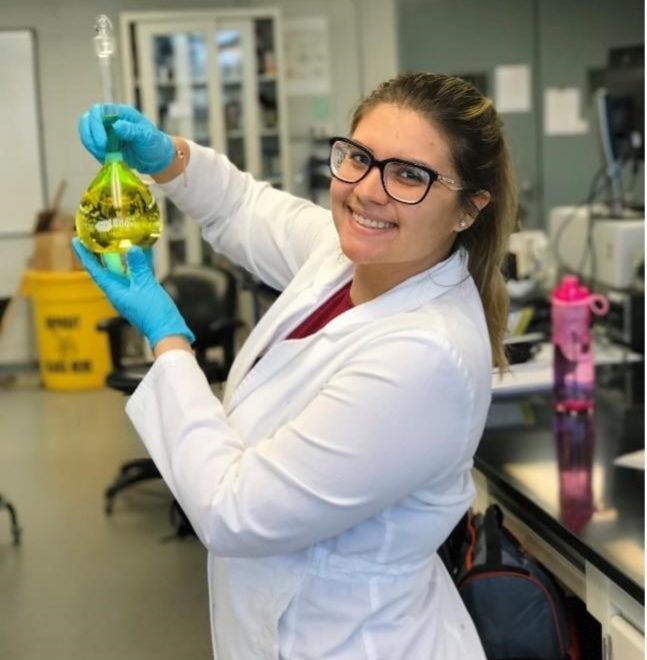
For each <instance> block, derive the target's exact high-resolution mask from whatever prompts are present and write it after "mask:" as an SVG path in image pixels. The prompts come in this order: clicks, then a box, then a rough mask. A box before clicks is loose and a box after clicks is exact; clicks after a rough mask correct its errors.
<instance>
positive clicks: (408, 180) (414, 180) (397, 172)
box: [330, 140, 430, 204]
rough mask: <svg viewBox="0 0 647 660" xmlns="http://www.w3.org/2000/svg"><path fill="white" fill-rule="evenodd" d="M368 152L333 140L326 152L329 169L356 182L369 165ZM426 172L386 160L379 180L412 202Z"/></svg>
mask: <svg viewBox="0 0 647 660" xmlns="http://www.w3.org/2000/svg"><path fill="white" fill-rule="evenodd" d="M373 163H374V159H373V157H372V156H371V154H370V153H369V152H368V151H366V150H365V149H362V148H360V147H357V146H355V145H353V144H349V143H348V142H342V141H341V140H338V141H337V142H335V143H333V145H332V150H331V153H330V167H331V169H332V173H333V174H334V175H335V176H336V177H337V178H338V179H341V180H342V181H345V182H346V183H356V182H357V181H359V180H360V179H361V178H362V177H363V176H365V174H366V172H367V171H368V170H369V169H370V168H371V167H372V166H373ZM429 179H430V175H429V172H427V171H425V170H423V169H421V168H420V167H416V166H415V165H412V164H410V163H406V162H404V161H398V160H393V161H389V162H388V163H387V164H386V165H385V166H384V170H383V176H382V181H383V183H384V188H385V190H386V192H387V194H388V195H390V196H391V197H393V198H394V199H396V200H399V201H401V202H408V203H409V204H416V203H417V202H419V201H420V200H421V199H422V198H423V197H424V196H425V194H426V192H427V190H428V189H429Z"/></svg>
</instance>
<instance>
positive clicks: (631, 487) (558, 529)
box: [475, 363, 645, 603]
mask: <svg viewBox="0 0 647 660" xmlns="http://www.w3.org/2000/svg"><path fill="white" fill-rule="evenodd" d="M597 383H598V386H597V392H596V405H595V410H594V411H593V413H592V414H587V413H578V414H567V413H562V414H558V413H556V412H554V410H553V406H552V395H551V393H550V392H543V393H535V394H529V395H528V394H527V395H523V396H520V397H507V398H505V399H495V400H494V401H493V403H492V408H491V411H490V416H489V419H488V424H487V426H486V430H485V433H484V435H483V439H482V441H481V444H480V446H479V450H478V452H477V455H476V459H475V464H476V467H477V469H478V470H480V471H481V472H482V473H483V474H484V475H485V476H486V477H487V478H488V480H489V482H490V483H491V485H492V486H493V487H494V488H495V489H496V491H497V493H498V494H499V495H503V496H504V498H505V503H506V505H507V506H509V508H510V509H511V510H512V511H514V513H515V515H517V516H518V517H519V518H520V519H521V520H523V521H524V522H525V523H527V524H528V525H529V526H530V527H532V528H533V529H534V530H535V531H536V532H538V533H539V534H540V535H541V536H542V537H543V538H545V539H546V540H547V541H548V542H549V543H551V544H552V545H554V546H555V547H556V549H557V550H558V551H560V552H561V553H562V554H563V555H565V556H566V557H567V558H568V559H569V560H570V561H571V562H573V563H574V564H575V565H577V566H578V567H579V568H581V569H583V568H584V560H587V561H589V562H591V563H592V564H593V565H594V566H596V567H597V568H598V569H599V570H601V571H602V572H603V573H605V574H606V575H608V576H609V577H610V578H611V579H612V580H613V581H614V582H616V583H617V584H618V585H619V586H620V587H621V588H622V589H624V590H625V591H626V592H627V593H629V594H630V595H631V596H632V597H633V598H635V599H636V600H638V601H639V602H641V603H644V597H645V573H644V555H645V545H644V501H645V498H644V493H645V490H644V488H645V479H644V471H643V470H637V469H632V468H627V467H619V466H617V465H614V463H613V461H614V459H616V458H617V457H618V456H621V455H624V454H627V453H629V452H633V451H637V450H642V449H644V444H645V443H644V430H645V427H644V420H645V411H644V364H642V363H639V364H637V365H632V366H627V365H625V366H622V367H613V366H605V367H598V369H597Z"/></svg>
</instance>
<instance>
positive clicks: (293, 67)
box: [283, 16, 331, 96]
mask: <svg viewBox="0 0 647 660" xmlns="http://www.w3.org/2000/svg"><path fill="white" fill-rule="evenodd" d="M283 34H284V39H283V41H284V44H285V45H284V48H285V91H286V93H288V94H292V95H295V96H297V95H302V96H312V95H320V94H329V93H330V89H331V84H330V47H329V44H328V22H327V19H326V17H325V16H305V17H303V18H289V19H288V18H286V19H285V20H284V21H283Z"/></svg>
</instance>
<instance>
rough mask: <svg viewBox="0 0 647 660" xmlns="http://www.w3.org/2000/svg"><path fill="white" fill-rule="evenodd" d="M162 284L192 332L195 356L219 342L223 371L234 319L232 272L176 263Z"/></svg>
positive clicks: (228, 363) (230, 357)
mask: <svg viewBox="0 0 647 660" xmlns="http://www.w3.org/2000/svg"><path fill="white" fill-rule="evenodd" d="M162 285H163V286H164V288H165V289H166V290H167V291H168V293H169V295H170V296H171V298H173V300H174V301H175V304H176V305H177V306H178V309H179V310H180V313H181V314H182V316H183V317H184V319H185V321H186V322H187V325H188V326H189V327H190V328H191V330H192V331H193V333H194V334H195V343H194V349H195V351H196V355H197V357H198V360H199V361H200V360H202V359H203V358H204V356H205V353H206V351H207V350H208V349H209V348H212V347H214V346H221V347H222V348H223V349H224V352H225V365H223V366H224V368H225V371H228V370H229V367H230V366H231V362H232V361H233V350H234V338H235V330H236V327H237V326H239V325H241V323H240V321H238V319H237V308H238V285H237V281H236V278H235V276H234V275H233V274H232V273H231V272H230V271H229V270H227V269H226V268H223V267H221V266H215V265H212V266H178V267H176V268H175V269H174V270H173V271H172V272H171V273H170V274H169V275H167V276H166V277H165V278H164V280H163V282H162Z"/></svg>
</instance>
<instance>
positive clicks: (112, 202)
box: [76, 15, 162, 274]
mask: <svg viewBox="0 0 647 660" xmlns="http://www.w3.org/2000/svg"><path fill="white" fill-rule="evenodd" d="M94 29H95V32H96V35H95V37H94V48H95V52H96V55H97V57H98V60H99V70H100V74H101V90H102V103H103V125H104V128H105V130H106V134H107V144H106V156H105V161H104V165H103V166H102V167H101V169H100V170H99V173H98V174H97V175H96V177H95V178H94V179H93V181H92V183H90V186H89V187H88V189H87V190H86V191H85V193H84V195H83V197H82V198H81V202H80V204H79V208H78V210H77V213H76V230H77V233H78V236H79V238H80V239H81V242H82V243H83V244H84V245H85V246H86V247H87V248H88V249H89V250H91V251H92V252H94V253H96V254H99V255H100V256H101V260H102V263H103V264H104V266H106V267H107V268H108V269H109V270H111V271H113V272H116V273H119V274H125V273H126V265H125V259H124V257H125V253H126V252H127V251H128V248H130V247H131V246H133V245H138V246H140V247H142V248H150V247H151V246H152V245H153V244H154V243H155V241H156V240H157V239H158V238H159V236H160V233H161V230H162V226H161V219H160V210H159V207H158V205H157V202H156V201H155V198H154V197H153V195H152V194H151V192H150V190H149V189H148V186H146V185H145V184H144V183H143V181H142V180H141V179H140V178H139V177H138V176H137V174H136V173H135V172H134V171H133V170H132V169H131V168H130V167H128V165H127V164H126V163H125V162H124V159H123V155H122V153H121V145H120V140H119V137H118V136H117V134H116V133H115V131H114V129H113V124H114V123H115V121H116V120H117V110H116V107H115V85H114V75H113V57H114V55H115V41H114V37H113V33H112V23H111V22H110V19H108V17H107V16H104V15H100V16H98V17H97V19H96V22H95V26H94Z"/></svg>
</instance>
